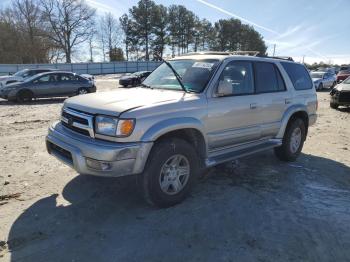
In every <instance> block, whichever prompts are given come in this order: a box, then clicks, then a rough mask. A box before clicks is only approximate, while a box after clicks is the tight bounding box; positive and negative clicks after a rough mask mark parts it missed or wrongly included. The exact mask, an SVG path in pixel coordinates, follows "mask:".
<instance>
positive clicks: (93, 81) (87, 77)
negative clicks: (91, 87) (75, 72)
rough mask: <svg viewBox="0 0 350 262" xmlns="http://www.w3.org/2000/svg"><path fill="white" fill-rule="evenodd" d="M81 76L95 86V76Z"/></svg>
mask: <svg viewBox="0 0 350 262" xmlns="http://www.w3.org/2000/svg"><path fill="white" fill-rule="evenodd" d="M80 76H82V77H84V78H86V79H88V80H90V81H91V82H92V83H93V84H95V77H94V76H93V75H90V74H81V75H80Z"/></svg>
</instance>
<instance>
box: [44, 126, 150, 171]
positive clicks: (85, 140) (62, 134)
mask: <svg viewBox="0 0 350 262" xmlns="http://www.w3.org/2000/svg"><path fill="white" fill-rule="evenodd" d="M152 145H153V143H152V142H149V143H145V142H137V143H116V142H107V141H102V140H98V139H93V138H90V137H86V136H84V135H80V134H78V133H75V132H74V131H71V130H69V129H67V128H65V127H64V126H62V124H61V123H59V122H57V123H55V124H53V125H52V126H51V127H50V128H49V132H48V135H47V137H46V147H47V151H48V152H49V154H51V155H53V156H55V157H56V158H58V159H59V160H60V161H62V162H63V163H65V164H66V165H68V166H70V167H72V168H73V169H74V170H76V171H77V172H78V173H80V174H87V175H96V176H107V177H119V176H125V175H133V174H140V173H142V172H143V169H144V166H145V164H146V161H147V158H148V155H149V152H150V150H151V148H152ZM101 166H103V167H104V168H100V167H101Z"/></svg>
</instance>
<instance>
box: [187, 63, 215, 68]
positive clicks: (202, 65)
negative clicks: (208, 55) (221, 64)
mask: <svg viewBox="0 0 350 262" xmlns="http://www.w3.org/2000/svg"><path fill="white" fill-rule="evenodd" d="M213 65H214V63H205V62H196V63H194V64H193V66H192V67H199V68H206V69H211V68H212V67H213Z"/></svg>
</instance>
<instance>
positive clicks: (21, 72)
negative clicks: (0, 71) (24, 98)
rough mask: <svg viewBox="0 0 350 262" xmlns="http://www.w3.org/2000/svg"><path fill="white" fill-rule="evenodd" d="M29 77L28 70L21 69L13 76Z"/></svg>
mask: <svg viewBox="0 0 350 262" xmlns="http://www.w3.org/2000/svg"><path fill="white" fill-rule="evenodd" d="M28 75H29V70H28V69H23V70H21V71H18V72H17V73H16V74H14V76H18V77H27V76H28Z"/></svg>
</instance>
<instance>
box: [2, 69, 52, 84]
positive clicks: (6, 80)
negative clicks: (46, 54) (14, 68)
mask: <svg viewBox="0 0 350 262" xmlns="http://www.w3.org/2000/svg"><path fill="white" fill-rule="evenodd" d="M56 70H57V69H50V68H36V69H23V70H21V71H18V72H17V73H15V74H14V75H7V76H0V87H1V86H5V85H8V84H11V83H15V82H18V81H23V80H24V79H26V78H28V77H32V76H34V75H37V74H41V73H45V72H51V71H56Z"/></svg>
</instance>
